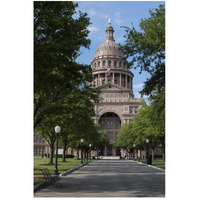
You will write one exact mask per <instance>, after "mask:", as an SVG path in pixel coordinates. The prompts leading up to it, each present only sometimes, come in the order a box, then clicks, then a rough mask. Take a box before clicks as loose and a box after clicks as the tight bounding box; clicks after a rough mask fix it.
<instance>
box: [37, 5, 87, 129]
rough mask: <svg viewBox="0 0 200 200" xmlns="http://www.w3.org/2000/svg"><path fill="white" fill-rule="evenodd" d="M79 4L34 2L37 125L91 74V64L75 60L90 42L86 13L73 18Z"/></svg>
mask: <svg viewBox="0 0 200 200" xmlns="http://www.w3.org/2000/svg"><path fill="white" fill-rule="evenodd" d="M77 6H78V4H77V3H73V2H70V1H65V2H62V1H59V2H49V1H35V2H34V128H36V127H37V126H38V125H39V124H40V123H41V122H42V120H44V119H45V116H46V113H48V112H51V110H52V106H53V107H54V106H55V104H56V103H57V102H58V101H60V100H61V99H62V98H64V97H65V96H66V94H70V92H71V90H72V89H73V88H74V87H79V86H81V84H82V83H83V79H84V78H85V79H87V78H88V77H87V75H86V74H88V73H87V72H88V71H89V70H90V66H83V65H80V64H77V63H76V62H75V60H76V58H77V56H78V55H79V50H80V48H81V47H86V48H89V44H90V40H89V39H87V36H88V33H89V31H88V29H87V26H88V25H89V24H90V22H89V18H88V17H87V14H86V13H81V12H79V16H78V17H77V18H76V19H74V18H73V16H74V14H75V13H76V11H75V8H76V7H77ZM84 75H86V76H85V77H84Z"/></svg>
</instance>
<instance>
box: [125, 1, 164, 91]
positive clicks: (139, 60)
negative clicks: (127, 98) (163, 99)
mask: <svg viewBox="0 0 200 200" xmlns="http://www.w3.org/2000/svg"><path fill="white" fill-rule="evenodd" d="M149 13H150V17H149V18H145V19H141V22H140V28H141V32H139V31H137V30H136V29H135V28H134V27H132V28H128V27H125V31H126V35H125V38H126V43H125V45H124V46H123V50H124V52H125V55H126V57H127V58H131V61H130V63H129V66H130V67H131V66H134V68H137V67H139V68H140V73H141V72H142V71H147V72H149V73H150V75H151V77H150V78H148V79H147V80H146V82H145V85H144V87H143V89H142V91H141V94H142V95H143V94H145V95H151V94H152V92H154V91H157V92H161V91H163V90H165V5H163V4H161V5H160V6H159V8H156V9H155V10H150V11H149Z"/></svg>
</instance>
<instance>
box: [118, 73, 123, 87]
mask: <svg viewBox="0 0 200 200" xmlns="http://www.w3.org/2000/svg"><path fill="white" fill-rule="evenodd" d="M119 85H120V86H122V74H121V73H120V77H119Z"/></svg>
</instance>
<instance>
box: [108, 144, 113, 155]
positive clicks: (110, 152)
mask: <svg viewBox="0 0 200 200" xmlns="http://www.w3.org/2000/svg"><path fill="white" fill-rule="evenodd" d="M108 156H112V145H108Z"/></svg>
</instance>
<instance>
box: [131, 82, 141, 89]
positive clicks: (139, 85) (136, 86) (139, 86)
mask: <svg viewBox="0 0 200 200" xmlns="http://www.w3.org/2000/svg"><path fill="white" fill-rule="evenodd" d="M143 86H144V84H143V83H139V84H137V85H133V88H140V89H142V87H143Z"/></svg>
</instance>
